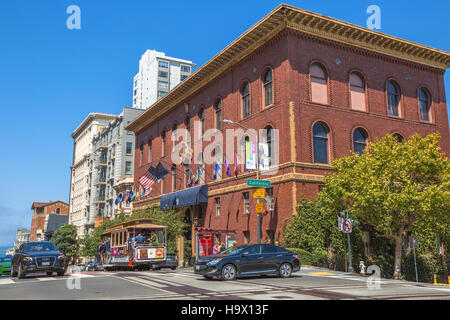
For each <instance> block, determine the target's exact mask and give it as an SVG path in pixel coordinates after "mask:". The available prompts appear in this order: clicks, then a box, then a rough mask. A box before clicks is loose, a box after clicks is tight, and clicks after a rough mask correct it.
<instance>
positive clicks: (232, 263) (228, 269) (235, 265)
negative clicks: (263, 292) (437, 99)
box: [194, 244, 301, 280]
mask: <svg viewBox="0 0 450 320" xmlns="http://www.w3.org/2000/svg"><path fill="white" fill-rule="evenodd" d="M300 268H301V264H300V259H299V256H298V255H297V254H296V253H294V252H292V251H289V250H286V249H284V248H282V247H278V246H274V245H271V244H248V245H242V246H235V247H231V248H228V249H226V250H224V251H222V252H221V253H219V254H215V255H211V256H206V257H201V258H199V259H198V260H197V261H196V262H195V264H194V272H195V273H197V274H201V275H203V276H204V277H205V278H213V277H218V278H221V279H223V280H233V279H234V278H235V277H239V276H256V275H269V274H273V275H279V276H280V277H282V278H288V277H290V276H291V275H292V273H293V272H296V271H300Z"/></svg>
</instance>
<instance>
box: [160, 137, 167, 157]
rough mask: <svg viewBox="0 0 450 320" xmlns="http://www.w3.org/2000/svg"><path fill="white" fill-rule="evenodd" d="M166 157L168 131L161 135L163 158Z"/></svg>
mask: <svg viewBox="0 0 450 320" xmlns="http://www.w3.org/2000/svg"><path fill="white" fill-rule="evenodd" d="M165 155H166V131H163V132H162V133H161V156H162V157H164V156H165Z"/></svg>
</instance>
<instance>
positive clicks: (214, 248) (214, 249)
mask: <svg viewBox="0 0 450 320" xmlns="http://www.w3.org/2000/svg"><path fill="white" fill-rule="evenodd" d="M219 252H220V251H219V245H218V244H217V243H216V244H215V245H214V246H213V252H212V253H213V254H218V253H219Z"/></svg>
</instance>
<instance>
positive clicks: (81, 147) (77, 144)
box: [69, 113, 116, 237]
mask: <svg viewBox="0 0 450 320" xmlns="http://www.w3.org/2000/svg"><path fill="white" fill-rule="evenodd" d="M115 117H116V116H115V115H111V114H102V113H91V114H89V115H88V116H87V117H86V119H84V120H83V122H82V123H81V124H80V125H79V126H78V128H77V129H76V130H75V131H74V132H73V133H72V138H73V140H74V144H73V160H72V166H71V167H70V169H71V176H70V197H69V224H73V225H75V226H76V227H77V235H78V237H80V236H83V235H85V234H86V233H87V232H88V230H89V228H88V227H87V226H88V224H89V221H88V220H89V205H90V193H91V190H90V188H91V181H90V172H91V168H90V157H91V153H92V140H93V138H94V136H95V135H97V134H98V133H99V132H100V131H101V130H102V129H103V128H104V127H105V126H107V125H108V124H109V122H110V121H112V120H114V118H115Z"/></svg>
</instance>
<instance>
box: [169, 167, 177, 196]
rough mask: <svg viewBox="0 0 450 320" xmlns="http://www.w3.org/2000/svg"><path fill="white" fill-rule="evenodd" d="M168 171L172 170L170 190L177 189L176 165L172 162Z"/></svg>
mask: <svg viewBox="0 0 450 320" xmlns="http://www.w3.org/2000/svg"><path fill="white" fill-rule="evenodd" d="M170 171H171V172H172V191H175V190H177V165H176V164H172V167H171V168H170Z"/></svg>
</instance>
